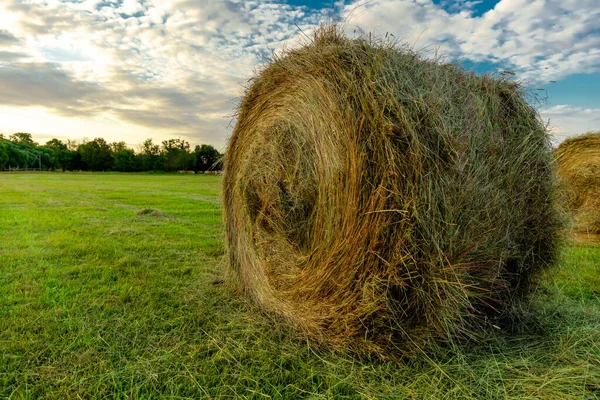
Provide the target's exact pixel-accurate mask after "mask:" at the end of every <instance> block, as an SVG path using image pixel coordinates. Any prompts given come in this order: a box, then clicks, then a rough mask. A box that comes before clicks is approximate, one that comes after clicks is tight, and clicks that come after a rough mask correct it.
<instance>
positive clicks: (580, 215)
mask: <svg viewBox="0 0 600 400" xmlns="http://www.w3.org/2000/svg"><path fill="white" fill-rule="evenodd" d="M555 155H556V160H557V162H558V176H559V182H560V184H561V189H562V190H561V193H562V196H561V199H562V204H563V205H564V206H565V208H566V209H567V210H568V211H569V213H570V215H571V216H572V222H573V224H572V225H573V228H574V230H575V233H577V234H583V235H590V234H591V235H600V132H588V133H586V134H584V135H580V136H577V137H573V138H570V139H567V140H565V141H564V142H562V143H561V144H560V146H559V147H558V148H557V149H556V151H555Z"/></svg>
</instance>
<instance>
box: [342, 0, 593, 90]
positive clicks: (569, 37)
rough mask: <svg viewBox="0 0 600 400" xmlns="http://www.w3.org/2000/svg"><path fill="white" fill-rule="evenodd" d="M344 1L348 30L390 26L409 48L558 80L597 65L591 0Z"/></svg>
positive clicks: (380, 29) (536, 78)
mask: <svg viewBox="0 0 600 400" xmlns="http://www.w3.org/2000/svg"><path fill="white" fill-rule="evenodd" d="M357 4H360V3H359V2H354V3H352V4H349V5H347V6H345V8H344V10H343V16H344V17H345V18H347V19H348V28H349V30H351V29H354V26H359V27H361V28H362V29H364V30H365V31H372V30H376V31H378V32H380V33H386V32H390V33H392V34H394V35H395V36H396V37H398V38H400V39H403V40H405V41H408V42H409V43H412V44H414V45H415V47H416V48H423V47H427V46H430V47H433V48H434V49H436V48H438V49H440V50H441V51H442V52H443V53H445V54H446V55H447V56H448V57H449V58H464V59H470V60H472V61H476V62H481V61H491V62H496V63H500V64H502V65H503V66H504V67H505V68H511V69H514V70H515V71H516V72H518V73H519V78H521V79H525V80H531V81H538V82H539V81H548V80H557V79H560V78H562V77H565V76H568V75H570V74H574V73H589V72H596V71H600V26H599V25H598V21H600V6H599V4H598V1H597V0H581V1H574V0H567V1H565V0H501V1H500V2H499V3H497V4H496V6H495V7H494V9H492V10H490V11H488V12H486V13H485V14H483V15H482V16H473V14H472V12H471V6H472V5H467V4H468V3H465V6H464V7H463V9H462V12H459V13H453V12H448V11H445V10H444V9H442V8H440V7H439V6H437V5H436V4H434V3H433V2H432V1H431V0H418V1H417V0H402V1H397V0H374V1H370V2H368V3H367V4H366V5H365V6H363V7H358V8H356V5H357Z"/></svg>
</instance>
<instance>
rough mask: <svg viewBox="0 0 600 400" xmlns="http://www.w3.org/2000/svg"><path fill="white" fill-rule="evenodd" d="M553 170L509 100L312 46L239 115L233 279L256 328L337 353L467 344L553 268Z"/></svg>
mask: <svg viewBox="0 0 600 400" xmlns="http://www.w3.org/2000/svg"><path fill="white" fill-rule="evenodd" d="M551 165H552V153H551V150H550V145H549V139H548V135H547V133H546V130H545V128H544V126H543V124H541V123H540V120H539V118H538V116H537V113H536V112H535V110H534V109H532V108H531V107H530V106H529V105H528V104H527V103H526V102H525V101H524V99H523V95H522V93H521V91H520V89H519V88H518V85H517V84H515V83H514V82H511V81H509V80H507V79H504V78H491V77H480V76H476V75H475V74H473V73H467V72H465V71H463V70H462V69H460V68H459V67H456V66H453V65H448V64H441V63H438V62H435V61H424V60H422V59H420V58H419V57H418V56H417V55H416V54H414V53H413V52H411V51H410V50H407V49H400V48H398V47H397V46H394V45H391V44H384V43H380V42H373V41H371V40H350V39H347V38H346V37H344V36H343V35H341V34H339V33H338V31H337V29H336V28H335V27H331V28H324V29H321V30H320V31H319V32H318V33H317V34H316V35H315V38H314V41H313V42H312V43H310V44H308V45H307V46H305V47H303V48H301V49H299V50H291V51H288V52H287V53H286V54H285V55H283V56H281V57H277V58H276V59H275V60H273V61H272V62H270V63H269V65H267V66H266V68H265V69H264V70H263V71H262V72H261V73H260V74H258V76H257V77H256V78H255V79H254V80H253V81H252V84H251V86H250V87H249V89H248V91H247V93H246V96H245V98H244V100H243V102H242V103H241V105H240V108H239V115H238V122H237V125H236V127H235V130H234V132H233V135H232V137H231V140H230V143H229V148H228V151H227V154H226V158H225V177H224V182H223V196H224V207H225V224H226V243H227V254H228V261H229V265H230V267H231V269H232V271H233V272H234V276H236V277H237V278H238V280H239V284H240V285H241V287H242V288H243V290H244V291H245V293H247V294H248V295H249V296H250V297H251V298H252V299H253V300H254V301H255V302H256V303H257V304H259V305H260V306H261V307H262V308H263V309H264V310H266V311H268V312H270V313H274V314H276V315H279V316H282V317H284V319H286V320H287V321H289V322H291V323H292V324H293V325H294V326H295V327H296V328H297V329H298V330H300V331H301V332H302V333H304V334H305V335H306V336H308V337H309V338H312V339H314V340H317V341H319V342H322V343H329V344H332V345H334V347H339V346H342V347H343V348H350V349H353V350H358V351H367V352H374V353H376V354H379V355H382V356H386V355H388V354H390V353H389V351H390V350H392V349H393V350H395V351H394V354H403V353H407V354H408V353H409V352H411V351H414V350H415V349H416V348H423V346H425V345H427V344H433V343H438V342H439V341H440V340H444V339H453V338H457V337H459V338H463V337H467V338H472V337H476V336H477V335H478V333H479V332H480V331H481V329H482V327H484V326H489V324H490V323H491V321H496V320H495V319H494V318H499V317H504V316H506V314H507V310H509V309H510V308H511V307H512V306H513V305H515V304H516V303H517V302H518V301H520V300H521V299H522V298H523V297H524V295H525V294H527V293H528V292H529V291H530V289H531V287H532V284H533V283H534V282H535V278H536V277H537V275H538V273H539V272H540V271H541V270H542V269H544V268H546V267H547V266H548V265H550V264H551V263H552V262H553V259H554V241H555V240H554V239H555V236H556V231H557V224H556V216H555V212H554V208H553V206H552V201H551V200H552V199H551V197H552V194H553V190H554V179H553V173H552V168H551ZM494 323H496V322H494Z"/></svg>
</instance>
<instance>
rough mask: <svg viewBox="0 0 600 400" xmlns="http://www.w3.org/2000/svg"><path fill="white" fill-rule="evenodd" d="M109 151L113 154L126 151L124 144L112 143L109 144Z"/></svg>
mask: <svg viewBox="0 0 600 400" xmlns="http://www.w3.org/2000/svg"><path fill="white" fill-rule="evenodd" d="M110 149H111V150H112V152H113V153H118V152H120V151H123V150H128V148H127V144H126V143H125V142H113V143H111V144H110Z"/></svg>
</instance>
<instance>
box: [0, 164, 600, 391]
mask: <svg viewBox="0 0 600 400" xmlns="http://www.w3.org/2000/svg"><path fill="white" fill-rule="evenodd" d="M219 187H220V177H217V176H202V175H199V176H195V175H149V174H148V175H145V174H137V175H136V174H83V173H82V174H61V173H57V174H2V175H0V398H11V399H12V398H14V399H21V398H23V399H38V398H48V399H55V398H56V399H64V398H109V399H150V398H170V399H182V398H190V399H197V398H251V399H266V398H299V397H304V398H314V399H318V398H341V399H354V398H359V399H360V398H364V399H369V398H382V399H396V398H398V399H405V398H407V399H411V398H414V399H421V398H431V399H443V398H506V397H512V398H531V399H538V398H544V399H552V398H555V399H564V398H598V397H600V322H599V321H600V247H594V246H587V247H566V248H564V249H563V251H562V254H561V261H560V268H559V269H558V271H554V272H553V273H552V274H550V275H551V276H553V277H554V278H555V279H553V280H550V279H548V280H547V281H546V283H545V284H544V286H543V287H541V288H540V289H539V290H538V293H537V294H536V296H535V298H534V299H533V302H532V305H531V314H532V315H533V316H535V317H532V318H531V320H529V321H528V322H527V323H525V324H523V326H522V329H520V330H519V331H517V332H503V331H499V332H498V333H497V334H496V335H493V336H490V337H486V338H484V340H483V341H482V342H481V343H480V344H462V345H459V346H457V347H456V348H455V349H450V350H449V351H447V352H446V353H445V354H439V355H430V356H425V355H416V357H415V358H414V359H410V360H406V361H405V362H402V363H393V362H382V361H377V360H368V359H364V360H356V359H352V358H350V357H349V356H345V355H344V354H339V353H331V352H329V351H327V350H323V349H316V348H314V346H311V345H310V344H309V343H307V342H306V341H303V340H301V339H299V338H298V337H297V336H296V335H295V334H294V333H293V332H292V331H290V330H289V329H286V328H283V327H282V326H281V325H279V324H277V323H276V322H275V321H273V320H271V319H269V318H267V317H265V316H263V315H262V314H260V313H259V312H258V311H257V310H256V309H255V307H254V306H252V305H251V304H248V303H247V302H246V301H245V300H244V299H243V298H240V297H238V296H236V295H234V294H232V293H231V291H229V290H228V289H227V288H226V285H224V284H223V276H222V273H221V266H222V254H223V244H222V240H221V237H222V231H223V227H222V224H221V205H220V200H219ZM144 210H147V211H144Z"/></svg>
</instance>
